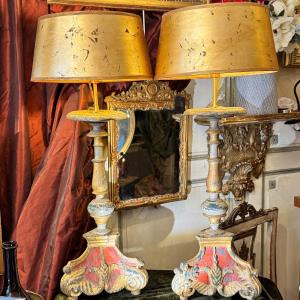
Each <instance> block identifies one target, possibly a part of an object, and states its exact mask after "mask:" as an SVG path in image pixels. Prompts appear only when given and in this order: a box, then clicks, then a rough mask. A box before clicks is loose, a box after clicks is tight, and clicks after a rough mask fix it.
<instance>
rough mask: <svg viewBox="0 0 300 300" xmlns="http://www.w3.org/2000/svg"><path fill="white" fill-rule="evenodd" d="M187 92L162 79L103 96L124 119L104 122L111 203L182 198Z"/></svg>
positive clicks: (184, 193) (124, 204) (125, 204)
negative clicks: (180, 114) (177, 90)
mask: <svg viewBox="0 0 300 300" xmlns="http://www.w3.org/2000/svg"><path fill="white" fill-rule="evenodd" d="M190 99H191V96H190V95H189V94H188V93H186V92H185V91H182V92H179V93H178V92H176V91H174V90H171V89H170V87H169V85H168V83H167V82H158V81H144V82H139V83H133V85H132V86H131V87H130V89H129V90H128V91H127V92H122V93H121V94H112V95H111V96H109V97H107V98H106V99H105V102H106V103H107V108H108V109H113V110H122V111H125V112H126V113H127V115H128V119H127V120H124V121H120V122H116V121H110V123H109V128H108V132H109V151H110V161H109V189H110V197H111V199H112V201H113V202H114V204H115V206H116V208H119V209H120V208H129V207H138V206H146V205H156V204H160V203H165V202H170V201H176V200H183V199H186V198H187V157H188V143H187V135H188V118H186V117H180V118H178V114H179V113H181V112H183V111H184V110H185V109H186V108H188V105H189V101H190Z"/></svg>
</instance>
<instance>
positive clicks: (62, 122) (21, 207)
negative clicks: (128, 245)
mask: <svg viewBox="0 0 300 300" xmlns="http://www.w3.org/2000/svg"><path fill="white" fill-rule="evenodd" d="M80 9H84V8H82V7H79V6H72V7H71V6H70V7H68V6H65V7H62V6H59V5H53V6H52V7H51V8H50V7H48V5H47V1H46V0H23V1H22V0H0V13H1V15H0V18H1V28H0V34H1V44H0V49H1V50H0V51H1V55H0V57H1V65H0V69H1V86H0V209H1V216H2V228H3V236H4V240H8V239H11V238H14V239H16V240H17V242H18V244H19V249H18V250H19V251H18V264H19V273H20V278H21V281H22V284H23V286H24V287H26V288H27V289H29V290H32V291H36V292H38V293H40V294H42V295H43V297H44V299H46V300H51V299H53V298H54V295H55V293H56V292H58V289H59V281H60V278H61V276H62V268H63V266H64V265H65V264H66V263H67V262H68V261H69V260H70V259H73V258H75V257H78V256H79V255H80V254H81V253H82V251H83V249H84V247H85V241H84V239H83V238H82V234H83V233H84V232H86V231H87V230H88V228H89V227H93V226H95V225H94V224H93V223H92V222H93V221H91V219H90V218H89V216H88V213H87V210H86V208H87V204H88V202H89V201H90V200H91V197H92V195H91V176H92V164H91V161H90V160H91V158H92V155H93V153H92V147H91V146H92V145H91V141H90V139H88V138H87V137H86V133H87V132H88V126H87V125H86V124H84V123H79V122H72V121H69V120H67V119H66V114H67V113H68V112H70V111H72V110H76V109H82V108H86V107H87V103H86V99H87V98H88V96H87V94H88V91H87V90H86V89H85V88H84V87H82V88H81V89H80V92H79V90H78V87H76V86H73V85H54V84H52V85H45V84H37V83H32V82H30V75H31V67H32V57H33V49H34V41H35V31H36V24H37V19H38V17H39V16H41V15H45V14H47V13H50V12H60V11H62V10H80ZM85 9H86V8H85ZM160 20H161V14H160V13H147V15H146V28H147V31H146V37H147V41H148V45H149V49H150V56H151V61H152V65H153V67H154V62H155V57H156V48H157V44H158V35H159V28H160ZM185 85H186V82H180V83H176V87H177V88H178V89H182V88H183V87H185ZM173 86H174V85H173ZM126 87H127V85H126V84H122V83H118V84H110V85H109V84H108V85H105V89H104V94H105V95H107V94H110V93H111V92H112V91H120V90H123V89H125V88H126Z"/></svg>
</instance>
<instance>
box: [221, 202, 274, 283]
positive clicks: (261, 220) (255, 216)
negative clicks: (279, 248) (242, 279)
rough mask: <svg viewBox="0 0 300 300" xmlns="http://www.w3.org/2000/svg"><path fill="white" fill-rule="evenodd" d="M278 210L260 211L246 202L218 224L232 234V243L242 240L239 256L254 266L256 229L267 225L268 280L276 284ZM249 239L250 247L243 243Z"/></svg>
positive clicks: (238, 250)
mask: <svg viewBox="0 0 300 300" xmlns="http://www.w3.org/2000/svg"><path fill="white" fill-rule="evenodd" d="M277 220H278V208H276V207H274V208H271V209H260V210H256V209H255V207H254V206H253V205H251V204H249V203H247V202H243V203H241V204H240V205H239V206H237V207H236V208H234V209H233V210H232V212H231V213H230V215H229V216H228V218H227V219H226V220H225V221H224V222H222V223H221V224H220V228H221V229H224V230H226V231H228V232H231V233H233V234H234V237H233V241H234V244H235V242H236V241H240V240H243V243H242V246H241V248H240V249H238V248H237V252H238V254H239V256H240V257H241V258H242V259H243V260H246V261H250V262H251V264H252V266H253V267H254V265H255V256H256V255H255V253H254V242H255V238H256V233H257V228H258V226H260V225H263V224H267V230H268V235H267V238H268V240H269V241H268V242H269V245H270V246H269V249H268V250H267V251H268V253H267V256H269V278H270V279H271V280H272V281H273V282H274V283H276V282H277V272H276V236H277ZM249 237H250V238H251V241H250V245H249V246H248V245H247V244H246V243H245V240H244V239H245V238H249Z"/></svg>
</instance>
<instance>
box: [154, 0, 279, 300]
mask: <svg viewBox="0 0 300 300" xmlns="http://www.w3.org/2000/svg"><path fill="white" fill-rule="evenodd" d="M277 70H278V63H277V57H276V53H275V47H274V42H273V36H272V29H271V24H270V19H269V13H268V10H267V8H266V7H265V6H263V5H260V4H254V3H226V4H208V5H201V6H193V7H189V8H183V9H178V10H174V11H171V12H168V13H166V14H165V15H164V16H163V19H162V25H161V34H160V41H159V49H158V57H157V63H156V74H155V77H156V79H159V80H175V79H194V78H212V79H213V99H212V102H211V104H210V105H209V107H206V108H192V109H188V110H186V111H185V113H184V115H185V116H187V115H191V116H194V115H201V116H202V117H203V118H207V119H209V124H210V125H209V130H208V149H209V158H208V163H209V171H208V177H207V181H206V185H207V192H208V193H209V199H207V200H206V201H204V203H203V204H202V211H203V214H204V215H205V216H207V217H208V219H209V222H210V227H209V228H208V229H205V230H203V231H201V232H200V234H199V235H198V236H197V239H198V241H199V245H200V250H199V252H198V254H197V255H196V256H195V257H194V258H193V259H191V260H189V261H188V262H186V263H182V264H181V265H180V268H178V269H176V270H175V277H174V279H173V281H172V288H173V291H174V292H175V293H176V294H178V295H179V296H180V298H181V299H187V298H188V297H189V296H191V295H192V294H193V293H194V292H195V291H198V292H199V293H201V294H205V295H213V294H215V293H216V292H218V293H219V294H221V295H223V296H225V297H229V296H232V295H234V294H235V293H237V292H239V293H240V295H241V296H242V297H243V298H246V299H254V298H256V297H257V296H258V295H259V294H260V291H261V285H260V283H259V281H258V279H257V274H256V271H255V270H254V269H253V268H252V267H251V265H250V264H249V263H248V262H245V261H243V260H242V259H240V258H239V257H238V256H237V255H236V254H235V253H234V251H233V250H232V246H231V243H232V236H233V235H232V234H230V233H228V232H225V231H222V230H220V229H219V228H218V227H219V224H220V222H221V219H222V218H223V217H225V215H226V212H227V209H228V207H227V204H226V202H225V201H224V200H223V199H221V198H220V196H219V194H220V193H221V188H222V181H221V177H220V170H219V157H218V145H219V133H220V131H219V127H218V121H219V119H220V118H221V117H223V116H225V115H235V114H240V113H244V112H245V109H243V108H241V107H223V106H219V105H218V103H217V91H218V80H219V78H220V77H227V76H247V75H254V74H261V73H271V72H276V71H277Z"/></svg>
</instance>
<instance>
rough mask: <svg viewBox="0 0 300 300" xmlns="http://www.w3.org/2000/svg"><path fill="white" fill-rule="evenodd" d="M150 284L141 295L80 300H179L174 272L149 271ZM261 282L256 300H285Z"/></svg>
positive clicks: (203, 299) (217, 299)
mask: <svg viewBox="0 0 300 300" xmlns="http://www.w3.org/2000/svg"><path fill="white" fill-rule="evenodd" d="M148 273H149V282H148V284H147V286H146V287H145V288H144V289H143V290H142V292H141V295H139V296H133V295H131V293H130V292H128V291H125V290H123V291H121V292H119V293H116V294H111V295H109V294H107V293H105V292H103V293H101V294H100V295H98V296H93V297H88V296H84V295H82V296H80V297H79V299H80V300H96V299H103V300H104V299H107V300H119V299H122V300H123V299H124V300H126V299H131V300H144V299H145V300H146V299H147V300H149V299H154V300H155V299H161V300H178V299H179V297H178V296H177V295H175V294H174V293H173V292H172V289H171V281H172V279H173V277H174V273H173V271H148ZM259 280H260V282H261V283H262V286H263V292H262V294H261V296H259V297H258V298H256V300H283V299H282V297H281V295H280V293H279V290H278V288H277V287H276V285H275V284H274V283H273V282H272V281H271V280H269V279H267V278H263V277H260V278H259ZM189 299H193V300H222V299H224V300H225V299H226V300H230V299H232V300H241V299H243V298H241V297H240V296H239V295H238V294H237V295H234V296H233V297H230V298H224V297H222V296H218V295H216V296H202V295H199V294H197V292H196V293H195V294H194V295H193V296H192V297H190V298H189Z"/></svg>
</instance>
